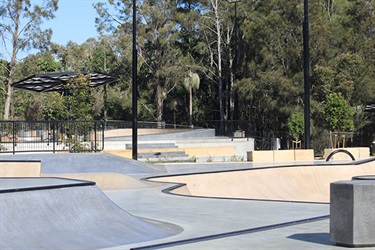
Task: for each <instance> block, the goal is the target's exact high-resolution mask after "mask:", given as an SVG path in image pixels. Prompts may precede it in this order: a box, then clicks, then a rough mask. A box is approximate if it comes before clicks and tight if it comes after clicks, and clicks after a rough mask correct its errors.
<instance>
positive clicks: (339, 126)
mask: <svg viewBox="0 0 375 250" xmlns="http://www.w3.org/2000/svg"><path fill="white" fill-rule="evenodd" d="M324 115H325V121H326V124H327V128H328V129H329V130H330V131H337V132H340V131H349V130H352V129H353V128H354V124H353V115H354V110H353V109H352V108H351V107H350V105H349V104H348V102H347V101H346V100H345V99H344V97H343V96H342V94H341V93H338V94H337V93H332V94H330V95H328V97H327V103H326V105H325V108H324Z"/></svg>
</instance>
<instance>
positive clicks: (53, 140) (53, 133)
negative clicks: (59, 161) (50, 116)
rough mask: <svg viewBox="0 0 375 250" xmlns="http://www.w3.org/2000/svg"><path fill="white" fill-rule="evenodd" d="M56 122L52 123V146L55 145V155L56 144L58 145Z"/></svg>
mask: <svg viewBox="0 0 375 250" xmlns="http://www.w3.org/2000/svg"><path fill="white" fill-rule="evenodd" d="M55 139H56V138H55V121H52V144H53V153H55V150H56V148H55V143H56V141H55Z"/></svg>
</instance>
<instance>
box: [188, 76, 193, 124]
mask: <svg viewBox="0 0 375 250" xmlns="http://www.w3.org/2000/svg"><path fill="white" fill-rule="evenodd" d="M189 97H190V107H189V125H190V127H193V86H192V84H191V83H190V86H189Z"/></svg>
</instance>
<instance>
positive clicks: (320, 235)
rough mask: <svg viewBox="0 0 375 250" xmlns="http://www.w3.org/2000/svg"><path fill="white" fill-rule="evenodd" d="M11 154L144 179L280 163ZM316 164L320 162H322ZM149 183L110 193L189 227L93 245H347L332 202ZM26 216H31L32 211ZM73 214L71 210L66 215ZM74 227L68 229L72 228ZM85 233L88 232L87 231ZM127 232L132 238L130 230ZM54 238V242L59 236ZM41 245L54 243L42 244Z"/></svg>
mask: <svg viewBox="0 0 375 250" xmlns="http://www.w3.org/2000/svg"><path fill="white" fill-rule="evenodd" d="M7 157H9V158H11V159H20V158H33V159H39V160H41V161H42V175H43V174H56V175H58V174H67V173H86V174H87V173H92V172H95V173H97V174H103V173H104V174H105V173H111V172H112V173H121V174H125V175H129V176H131V177H134V178H137V179H138V180H140V178H145V177H155V176H164V175H167V174H184V173H195V172H215V171H219V170H220V171H225V170H243V169H249V168H258V167H267V166H274V165H275V163H274V162H262V163H252V162H220V163H204V164H197V163H195V164H194V163H181V164H177V163H173V164H163V165H161V164H155V165H150V164H146V163H142V162H136V161H133V160H130V159H125V158H124V159H121V160H120V159H119V157H117V156H113V155H109V154H105V153H102V154H83V155H77V154H61V155H60V154H55V155H53V154H51V155H29V156H26V155H14V156H13V155H10V156H7ZM333 162H334V161H333ZM311 163H314V164H315V163H318V164H319V163H321V162H310V164H311ZM277 164H280V165H286V164H288V165H294V164H297V165H300V164H306V162H288V163H277ZM330 164H332V166H334V165H333V164H334V163H332V162H330ZM140 181H141V180H140ZM147 183H148V184H152V185H150V186H148V187H142V188H126V189H120V190H109V191H105V194H106V195H107V196H108V197H109V198H110V199H111V200H112V201H113V202H114V203H115V204H117V206H119V207H121V208H122V209H123V210H124V211H126V212H127V213H129V214H131V215H133V216H136V217H141V218H146V219H147V220H156V221H159V222H165V223H171V224H173V225H177V226H179V227H182V228H183V231H182V232H181V233H178V234H176V235H173V236H169V237H165V238H160V239H157V240H151V241H143V242H138V243H129V244H128V243H125V244H123V245H117V246H113V247H111V246H109V247H103V246H100V245H97V246H95V247H93V248H91V249H111V250H114V249H116V250H119V249H121V250H123V249H131V248H133V249H346V248H342V247H339V246H335V244H334V243H333V242H331V241H330V240H329V219H328V217H327V215H329V204H325V203H303V202H284V201H256V200H247V199H242V200H241V199H218V198H196V197H188V196H180V195H172V194H168V193H166V192H163V190H165V189H167V188H171V187H173V186H175V184H169V183H161V182H147ZM85 195H86V194H85V193H84V192H82V193H81V194H80V196H82V197H85ZM46 214H48V211H45V213H44V216H46ZM24 216H26V218H27V215H26V214H24ZM44 216H42V215H41V217H40V219H46V218H44ZM68 216H69V215H65V218H68ZM47 218H48V217H47ZM72 218H74V217H72ZM301 221H302V222H301ZM70 230H71V229H67V231H68V232H67V233H69V231H70ZM74 230H75V229H74ZM79 233H80V234H81V235H82V232H79ZM141 233H142V232H141ZM4 235H6V234H0V237H4ZM45 235H46V237H49V236H52V237H54V232H53V231H51V232H48V233H45ZM83 235H86V237H85V239H86V240H87V239H88V238H87V237H89V234H83ZM123 237H125V238H126V235H123ZM108 239H110V238H108ZM6 240H9V239H6ZM48 240H51V241H52V240H53V238H50V239H48ZM109 241H110V240H109ZM29 243H30V244H32V243H33V242H29ZM56 244H57V245H59V247H56V248H60V249H63V248H64V246H65V249H71V248H68V247H66V245H64V244H67V243H64V242H59V241H56ZM71 244H73V243H72V242H71ZM112 244H113V243H112ZM56 248H55V249H56ZM9 249H16V247H14V246H13V247H12V245H11V244H10V248H9ZM36 249H48V248H43V247H39V248H36ZM76 249H77V248H76ZM78 249H79V248H78ZM365 249H373V248H365Z"/></svg>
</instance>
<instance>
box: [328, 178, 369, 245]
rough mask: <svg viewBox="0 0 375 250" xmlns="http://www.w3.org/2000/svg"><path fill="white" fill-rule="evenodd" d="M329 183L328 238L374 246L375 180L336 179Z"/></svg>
mask: <svg viewBox="0 0 375 250" xmlns="http://www.w3.org/2000/svg"><path fill="white" fill-rule="evenodd" d="M330 187H331V190H330V195H331V196H330V201H331V206H330V235H331V241H332V242H335V243H336V244H337V245H342V246H348V247H368V246H375V206H374V203H375V181H374V180H353V181H338V182H334V183H331V185H330Z"/></svg>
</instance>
